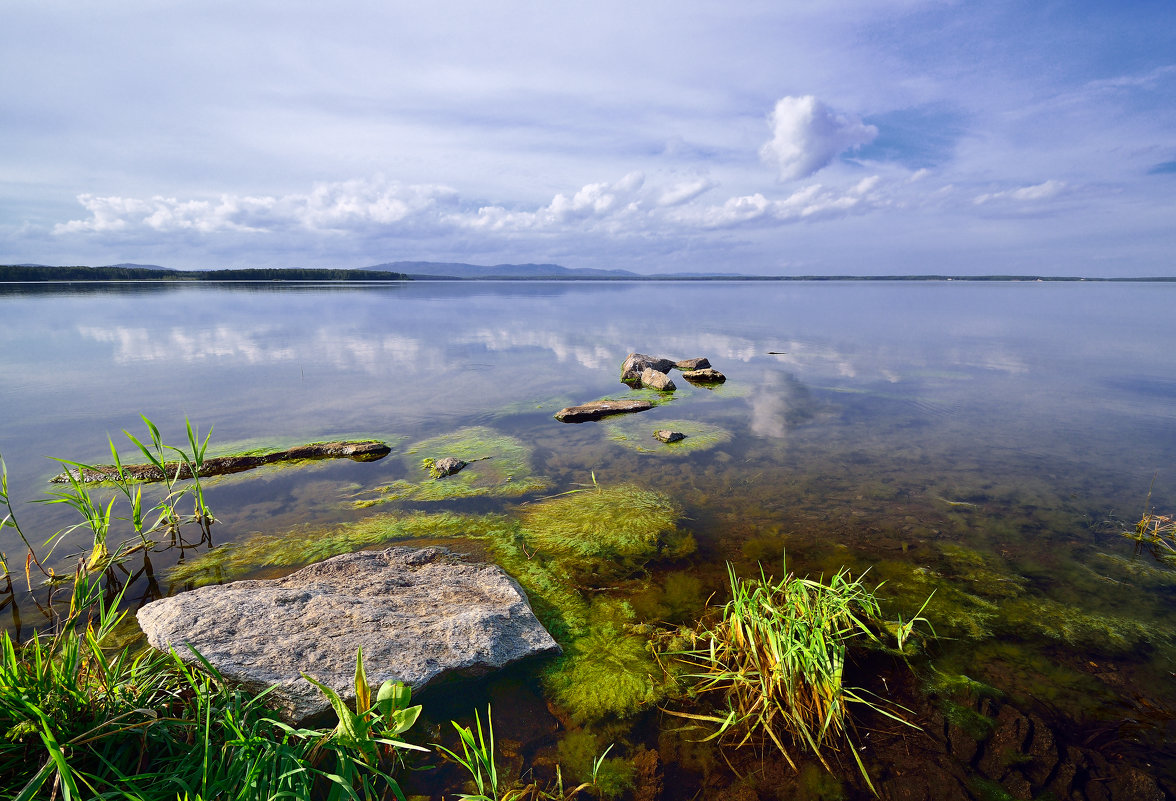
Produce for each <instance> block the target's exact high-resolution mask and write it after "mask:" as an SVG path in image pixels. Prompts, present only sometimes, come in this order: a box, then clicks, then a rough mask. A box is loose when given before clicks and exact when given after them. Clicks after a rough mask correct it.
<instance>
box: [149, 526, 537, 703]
mask: <svg viewBox="0 0 1176 801" xmlns="http://www.w3.org/2000/svg"><path fill="white" fill-rule="evenodd" d="M138 619H139V625H140V626H141V627H142V629H143V631H144V632H145V633H146V635H147V641H148V642H149V643H151V645H152V646H154V647H155V648H158V649H161V650H166V649H168V648H172V649H175V652H176V654H177V655H178V656H179V657H180V658H181V659H183V660H184V661H185V662H188V663H192V664H197V665H198V664H199V660H197V659H196V657H195V655H194V654H193V653H192V651H191V650H190V649H189V648H188V647H187V646H189V645H191V646H192V648H195V649H196V650H197V651H199V652H200V654H201V655H202V656H203V657H204V658H205V659H207V660H208V661H209V662H210V663H211V664H212V665H213V667H215V668H216V669H217V670H219V671H220V672H221V673H222V674H223V675H224V676H225V678H227V679H229V680H231V681H234V682H237V683H239V684H241V685H242V686H243V688H244V689H246V690H247V691H249V692H254V693H256V692H260V691H261V690H264V689H266V688H267V687H270V686H272V685H276V686H277V689H276V690H275V691H274V693H273V694H272V695H271V696H270V697H271V698H273V699H274V703H275V704H276V705H277V706H278V707H279V709H280V711H281V712H282V713H283V714H284V715H285V716H286V717H287V719H289V720H292V721H295V722H298V721H303V720H306V719H308V718H311V717H313V716H315V715H318V714H319V713H322V712H325V711H327V710H328V709H330V704H329V703H328V702H327V700H326V698H324V697H323V696H322V695H321V694H320V693H319V691H318V690H317V689H315V688H314V687H313V686H312V685H311V684H310V683H309V682H307V681H306V680H305V679H303V678H302V675H301V674H302V673H306V674H307V675H310V676H313V677H314V678H315V679H316V680H318V681H321V682H323V683H324V684H326V685H327V686H329V687H331V688H333V689H334V690H335V691H336V692H338V693H339V695H340V696H341V697H343V698H344V699H347V698H349V697H350V698H351V699H354V695H355V690H354V687H355V658H356V653H357V652H358V650H359V648H360V647H362V648H363V658H364V666H365V667H366V669H367V675H368V680H369V682H370V683H371V684H372V686H379V685H380V684H381V683H382V682H384V681H385V680H389V679H390V680H393V681H403V682H404V683H405V684H408V685H410V686H411V687H412V688H413V689H414V690H416V689H420V688H421V687H424V686H425V685H427V684H429V683H430V682H432V681H434V680H436V679H438V678H439V677H442V676H450V675H461V676H479V675H483V674H486V673H489V672H491V671H494V670H498V669H499V668H502V667H505V666H506V665H509V664H511V663H513V662H517V661H518V660H520V659H524V658H526V657H529V656H533V655H537V654H547V653H554V652H558V651H559V650H560V649H559V646H558V645H557V644H556V642H555V640H553V639H552V638H551V635H550V634H548V633H547V631H546V629H544V628H543V626H542V625H541V624H540V623H539V621H538V620H537V619H536V618H535V615H534V614H533V613H532V611H531V606H530V604H529V603H528V601H527V596H526V594H525V593H524V592H523V591H522V589H521V588H520V587H519V585H518V584H516V583H515V581H514V579H512V578H511V577H510V576H508V575H507V574H506V572H505V571H503V570H502V569H501V568H499V567H497V566H495V565H490V564H478V563H472V562H466V561H463V560H462V559H461V557H459V556H457V555H455V554H451V553H450V552H448V551H446V550H445V549H443V548H388V549H387V550H383V551H360V552H358V553H351V554H344V555H343V556H337V557H334V558H333V559H328V560H326V561H324V562H319V563H317V564H313V565H310V566H309V567H306V568H303V569H302V570H299V571H298V572H296V573H292V574H291V575H289V576H286V577H284V578H280V579H275V580H271V581H239V582H234V583H231V584H226V585H223V586H208V587H201V588H200V589H196V590H192V591H190V592H184V593H180V594H179V595H175V596H173V597H171V598H165V599H163V600H160V601H155V602H153V603H149V604H147V605H146V606H144V607H143V608H141V609H140V610H139V611H138Z"/></svg>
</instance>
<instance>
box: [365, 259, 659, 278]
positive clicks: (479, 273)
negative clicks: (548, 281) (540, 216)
mask: <svg viewBox="0 0 1176 801" xmlns="http://www.w3.org/2000/svg"><path fill="white" fill-rule="evenodd" d="M360 269H363V270H382V271H386V272H394V273H406V274H408V275H409V276H411V277H413V278H416V277H420V278H458V279H468V278H646V277H647V276H643V275H641V274H640V273H634V272H630V271H628V270H599V269H595V268H592V267H564V266H562V265H559V264H495V265H492V266H488V267H487V266H482V265H478V264H465V263H464V262H438V261H391V262H385V263H384V264H373V265H372V266H371V267H362V268H360Z"/></svg>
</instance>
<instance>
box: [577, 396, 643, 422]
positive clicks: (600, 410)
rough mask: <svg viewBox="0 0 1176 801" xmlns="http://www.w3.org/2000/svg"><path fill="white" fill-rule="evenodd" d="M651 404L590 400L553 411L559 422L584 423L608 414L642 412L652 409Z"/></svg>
mask: <svg viewBox="0 0 1176 801" xmlns="http://www.w3.org/2000/svg"><path fill="white" fill-rule="evenodd" d="M652 408H653V404H652V403H650V402H649V401H647V400H599V401H590V402H588V403H584V404H581V405H580V406H568V407H567V408H565V409H560V410H559V411H558V412H556V413H555V419H556V420H559V421H560V422H561V423H584V422H587V421H589V420H599V419H600V418H602V417H608V416H609V415H610V414H626V413H628V412H643V411H645V410H646V409H652Z"/></svg>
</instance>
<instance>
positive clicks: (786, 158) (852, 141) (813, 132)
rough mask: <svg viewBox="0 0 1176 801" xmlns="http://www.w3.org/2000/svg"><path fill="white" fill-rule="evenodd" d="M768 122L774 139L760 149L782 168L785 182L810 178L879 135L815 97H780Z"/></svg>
mask: <svg viewBox="0 0 1176 801" xmlns="http://www.w3.org/2000/svg"><path fill="white" fill-rule="evenodd" d="M768 120H769V122H770V123H771V126H772V139H771V141H769V142H766V143H765V144H764V146H763V147H762V148H760V157H761V158H762V159H763V160H764V161H765V162H767V163H768V164H772V165H774V166H776V167H777V168H778V169H779V171H780V180H782V181H793V180H796V179H799V178H807V177H808V176H810V175H812V174H813V173H815V172H817V171H818V170H820V169H822V168H824V167H826V166H828V165H829V163H830V162H832V161H833V159H835V158H836V157H837V156H838V155H839V154H841V153H842V152H844V151H846V150H848V149H850V148H853V147H858V146H860V145H865V144H869V143H870V142H872V141H874V137H876V136H877V135H878V129H877V128H876V127H874V126H873V125H866V124H865V123H863V122H862V121H861V119H860V118H858V117H855V116H852V115H849V114H840V113H838V112H836V111H834V110H833V109H831V108H830V107H829V106H827V105H825V104H824V103H822V102H821V101H820V100H817V98H815V97H813V96H812V95H804V96H802V97H792V96H788V97H782V98H780V99H779V100H778V101H777V102H776V108H775V109H774V110H773V111H772V113H771V115H770V116H769V118H768Z"/></svg>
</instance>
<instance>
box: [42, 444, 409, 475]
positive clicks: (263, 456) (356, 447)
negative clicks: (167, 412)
mask: <svg viewBox="0 0 1176 801" xmlns="http://www.w3.org/2000/svg"><path fill="white" fill-rule="evenodd" d="M391 452H392V449H391V448H390V447H388V446H387V445H385V444H384V443H383V442H379V441H377V440H361V441H358V442H312V443H310V444H309V445H298V446H296V447H293V448H287V449H286V450H284V451H270V452H269V453H251V454H246V455H242V456H212V457H210V458H208V459H205V460H204V464H202V465H201V466H200V477H201V478H207V477H209V476H223V475H227V474H229V473H241V472H244V471H245V470H252V469H253V468H255V467H262V466H264V465H267V464H275V463H277V462H291V461H296V460H299V459H354V460H355V461H357V462H374V461H375V460H377V459H383V458H384V457H385V456H387V455H388V454H389V453H391ZM164 466H165V467H166V468H167V474H168V476H171V477H174V478H177V479H180V480H185V479H189V478H191V477H192V471H191V469H190V468H189V466H188V465H187V464H186V463H184V462H168V463H167V464H166V465H164ZM122 469H123V475H125V476H126V477H127V478H128V479H130V480H132V481H163V478H164V476H163V471H162V470H160V469H159V468H158V467H156V466H155V465H153V464H124V465H123V466H122ZM69 473H70V474H71V475H73V477H74V478H76V479H77V480H79V481H81V482H83V483H95V482H101V481H115V480H117V479H118V468H117V467H116V466H114V465H112V464H111V465H97V466H95V467H94V469H92V470H80V469H73V470H70V471H69ZM49 480H50V481H51V482H53V483H54V484H64V483H65V482H67V481H69V476H68V475H66V474H65V473H58V474H57V475H55V476H54V477H53V478H51V479H49Z"/></svg>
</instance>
